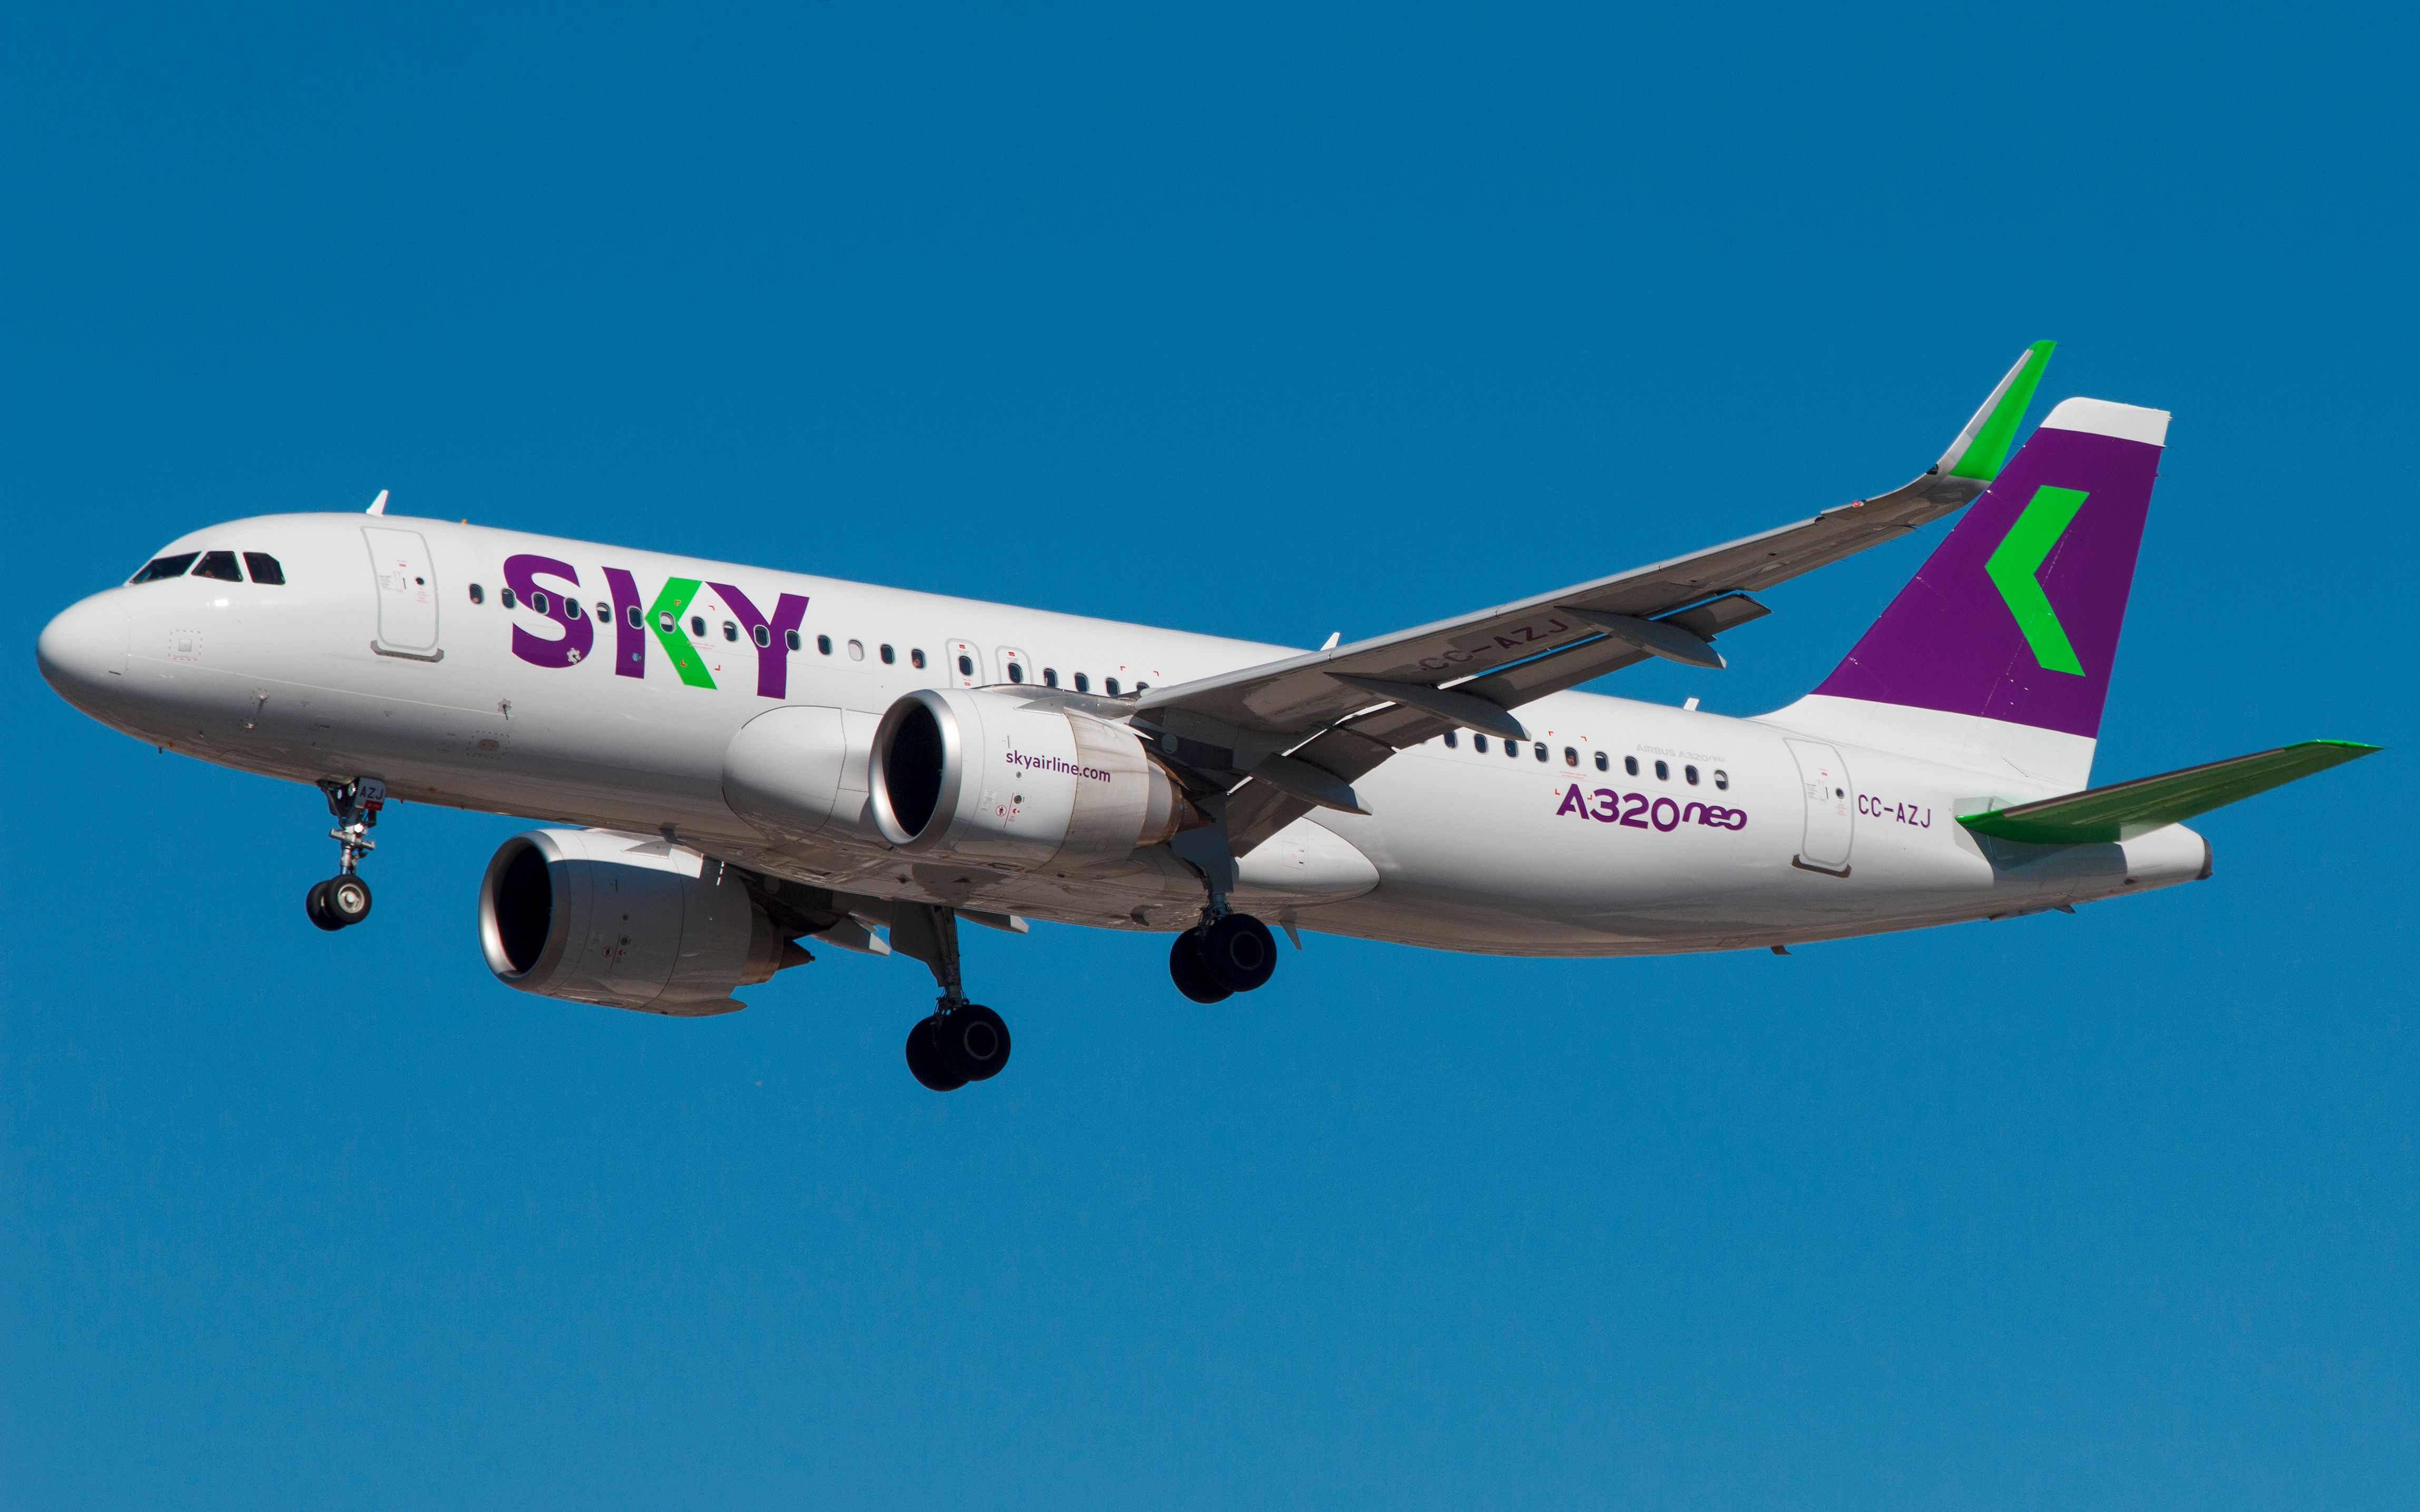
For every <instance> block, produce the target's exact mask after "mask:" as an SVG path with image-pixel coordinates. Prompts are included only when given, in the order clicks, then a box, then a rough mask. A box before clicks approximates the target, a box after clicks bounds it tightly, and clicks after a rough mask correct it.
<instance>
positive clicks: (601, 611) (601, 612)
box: [597, 598, 613, 625]
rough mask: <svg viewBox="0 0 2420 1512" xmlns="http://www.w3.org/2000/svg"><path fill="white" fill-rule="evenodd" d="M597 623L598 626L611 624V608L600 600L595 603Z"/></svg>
mask: <svg viewBox="0 0 2420 1512" xmlns="http://www.w3.org/2000/svg"><path fill="white" fill-rule="evenodd" d="M597 624H599V625H611V624H613V606H612V605H610V604H608V603H606V602H605V601H604V600H603V599H601V598H600V599H598V600H597Z"/></svg>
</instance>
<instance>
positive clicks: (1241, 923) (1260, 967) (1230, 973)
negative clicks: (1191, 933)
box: [1200, 914, 1278, 993]
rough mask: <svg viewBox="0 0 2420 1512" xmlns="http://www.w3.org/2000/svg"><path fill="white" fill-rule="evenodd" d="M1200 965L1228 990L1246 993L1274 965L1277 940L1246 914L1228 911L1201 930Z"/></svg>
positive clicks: (1263, 979) (1209, 975) (1266, 974)
mask: <svg viewBox="0 0 2420 1512" xmlns="http://www.w3.org/2000/svg"><path fill="white" fill-rule="evenodd" d="M1200 949H1201V955H1202V971H1203V972H1204V973H1205V974H1206V975H1207V976H1208V977H1209V978H1210V980H1212V981H1215V982H1217V983H1218V985H1219V986H1221V987H1224V988H1226V989H1227V990H1228V991H1229V992H1231V993H1248V992H1250V991H1251V990H1252V989H1253V988H1255V987H1258V986H1260V985H1262V984H1263V983H1264V982H1266V981H1267V980H1269V976H1270V974H1271V973H1272V972H1274V971H1276V970H1277V968H1278V942H1277V939H1276V938H1275V936H1273V935H1271V934H1270V933H1269V927H1268V926H1267V925H1266V924H1264V923H1262V922H1261V921H1260V920H1259V919H1257V918H1253V917H1252V916H1251V915H1249V914H1229V915H1228V916H1227V917H1226V918H1222V919H1220V920H1218V922H1217V923H1216V924H1213V925H1211V926H1210V927H1209V928H1208V929H1206V930H1203V931H1202V944H1201V948H1200Z"/></svg>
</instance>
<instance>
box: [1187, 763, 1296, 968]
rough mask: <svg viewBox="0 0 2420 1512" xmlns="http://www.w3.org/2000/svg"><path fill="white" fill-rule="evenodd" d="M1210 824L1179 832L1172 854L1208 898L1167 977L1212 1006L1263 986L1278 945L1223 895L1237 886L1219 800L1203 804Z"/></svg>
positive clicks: (1266, 929) (1264, 928) (1264, 927)
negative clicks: (1196, 877) (1230, 907)
mask: <svg viewBox="0 0 2420 1512" xmlns="http://www.w3.org/2000/svg"><path fill="white" fill-rule="evenodd" d="M1200 806H1201V807H1202V810H1204V811H1205V812H1207V813H1208V814H1209V815H1210V816H1211V822H1210V823H1209V824H1206V825H1200V826H1199V827H1196V828H1193V829H1185V830H1179V831H1177V833H1176V838H1175V839H1174V840H1172V841H1170V842H1169V846H1170V849H1171V850H1173V851H1175V852H1176V854H1177V856H1178V857H1179V858H1180V859H1182V860H1183V861H1184V862H1185V863H1186V864H1187V865H1188V866H1190V867H1192V868H1193V870H1194V871H1196V872H1200V873H1202V887H1203V889H1204V890H1205V891H1206V892H1207V893H1208V894H1209V898H1208V901H1207V902H1206V903H1203V904H1202V922H1200V923H1199V924H1196V925H1194V926H1193V927H1192V928H1191V929H1189V930H1187V931H1186V932H1185V933H1182V934H1179V935H1178V936H1177V937H1176V942H1175V943H1174V944H1173V945H1171V946H1170V947H1169V950H1168V974H1169V976H1170V978H1171V980H1174V981H1175V983H1176V990H1177V991H1178V992H1180V993H1183V994H1184V995H1186V996H1187V997H1190V998H1192V999H1193V1000H1194V1001H1195V1002H1197V1003H1216V1002H1221V1001H1224V1000H1225V999H1226V998H1228V997H1231V996H1233V995H1235V994H1237V993H1248V992H1250V991H1252V990H1253V989H1254V988H1257V987H1261V986H1264V985H1265V984H1266V983H1267V982H1268V980H1269V977H1270V974H1271V973H1273V972H1275V971H1276V970H1277V968H1278V946H1277V941H1276V939H1275V938H1274V937H1272V936H1271V935H1270V933H1269V927H1268V926H1267V925H1266V924H1264V923H1262V922H1261V921H1260V920H1259V919H1257V918H1253V917H1252V916H1251V915H1249V914H1237V913H1231V912H1229V911H1228V908H1227V895H1228V894H1229V893H1230V892H1232V891H1233V890H1234V887H1235V881H1236V871H1235V856H1234V851H1233V846H1232V844H1231V843H1230V841H1229V839H1228V834H1227V814H1226V804H1225V802H1224V801H1223V800H1222V799H1218V798H1212V799H1209V800H1207V801H1201V804H1200Z"/></svg>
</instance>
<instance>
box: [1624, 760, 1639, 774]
mask: <svg viewBox="0 0 2420 1512" xmlns="http://www.w3.org/2000/svg"><path fill="white" fill-rule="evenodd" d="M1621 769H1622V770H1623V771H1625V772H1628V773H1629V774H1630V775H1631V776H1633V777H1637V775H1638V758H1637V757H1636V756H1624V757H1623V758H1622V759H1621Z"/></svg>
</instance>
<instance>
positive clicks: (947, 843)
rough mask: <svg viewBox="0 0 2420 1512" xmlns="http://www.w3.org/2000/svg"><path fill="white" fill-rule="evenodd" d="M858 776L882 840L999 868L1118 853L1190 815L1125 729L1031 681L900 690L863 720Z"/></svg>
mask: <svg viewBox="0 0 2420 1512" xmlns="http://www.w3.org/2000/svg"><path fill="white" fill-rule="evenodd" d="M867 775H868V778H869V784H868V785H869V787H870V788H871V793H870V794H869V799H870V801H869V803H868V805H867V807H868V808H869V809H870V810H871V811H872V813H873V816H874V823H875V825H876V828H878V829H879V830H880V831H881V834H882V838H883V839H884V840H886V841H890V842H891V843H892V845H895V846H897V847H898V848H899V849H900V850H903V851H907V852H909V853H912V854H921V855H925V856H932V857H934V858H935V859H937V860H947V861H962V862H968V863H971V864H974V865H980V866H992V867H1001V868H1004V869H1007V870H1011V871H1039V870H1041V869H1043V868H1046V867H1051V866H1058V867H1063V868H1067V867H1080V866H1086V865H1092V864H1097V863H1100V862H1114V861H1121V860H1124V859H1125V858H1126V857H1127V856H1132V855H1133V854H1134V853H1135V852H1136V851H1138V850H1143V849H1146V848H1148V847H1150V846H1154V845H1157V844H1161V843H1163V842H1164V841H1167V840H1168V838H1169V837H1170V836H1171V835H1173V834H1175V833H1176V831H1177V830H1178V829H1179V828H1180V827H1181V826H1182V825H1184V823H1185V821H1186V820H1187V818H1188V817H1190V816H1191V814H1192V808H1191V805H1189V804H1187V802H1186V801H1185V795H1184V794H1183V793H1182V792H1180V791H1179V790H1178V788H1177V785H1176V781H1175V779H1173V778H1171V777H1170V776H1169V774H1168V772H1167V770H1166V769H1165V768H1163V767H1162V766H1160V765H1159V764H1158V763H1157V762H1155V761H1154V760H1152V758H1151V755H1150V753H1149V752H1148V751H1147V750H1145V749H1144V748H1143V742H1142V740H1141V738H1140V736H1138V735H1137V734H1136V733H1134V732H1133V731H1132V730H1131V729H1128V728H1127V727H1126V726H1125V725H1122V724H1112V723H1110V722H1109V721H1108V720H1105V719H1096V718H1094V717H1092V716H1091V715H1088V714H1083V713H1080V712H1078V710H1076V709H1074V708H1071V707H1069V706H1068V704H1067V703H1066V702H1064V701H1062V700H1059V699H1056V698H1053V697H1051V696H1049V695H1047V694H1043V693H1041V692H1040V691H1039V690H1036V691H1035V692H1034V693H1030V694H1029V693H1010V692H1005V691H1002V690H1000V689H997V688H981V689H970V688H956V687H954V688H918V689H917V690H916V691H914V692H912V693H908V694H906V695H905V696H903V697H902V698H900V700H899V701H898V702H895V703H893V704H892V705H891V708H890V710H889V712H887V713H885V714H884V715H883V717H882V723H881V725H880V726H878V727H877V728H876V731H875V733H874V750H873V753H872V759H871V762H870V764H869V768H868V774H867Z"/></svg>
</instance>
